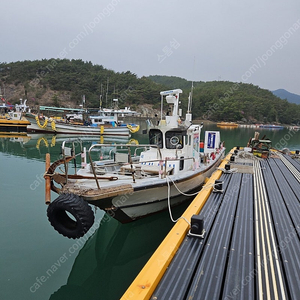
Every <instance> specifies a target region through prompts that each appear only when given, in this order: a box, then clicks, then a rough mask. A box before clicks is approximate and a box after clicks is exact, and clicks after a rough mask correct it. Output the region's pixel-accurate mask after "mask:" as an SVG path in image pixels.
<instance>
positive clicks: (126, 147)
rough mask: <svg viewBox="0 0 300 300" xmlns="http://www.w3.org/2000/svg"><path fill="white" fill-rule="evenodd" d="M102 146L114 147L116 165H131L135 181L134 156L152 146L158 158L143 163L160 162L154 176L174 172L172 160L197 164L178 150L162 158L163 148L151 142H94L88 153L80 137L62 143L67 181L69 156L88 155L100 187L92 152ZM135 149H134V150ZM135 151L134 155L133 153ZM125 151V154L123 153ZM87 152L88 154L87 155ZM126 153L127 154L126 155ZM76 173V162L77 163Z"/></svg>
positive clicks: (112, 156) (110, 152) (112, 154)
mask: <svg viewBox="0 0 300 300" xmlns="http://www.w3.org/2000/svg"><path fill="white" fill-rule="evenodd" d="M68 142H69V143H71V147H67V146H66V143H68ZM78 144H80V149H81V152H80V153H78V154H75V147H76V146H77V145H78ZM101 147H113V149H110V151H109V157H110V159H111V160H113V159H114V162H113V163H115V164H116V165H124V164H126V165H129V169H128V170H127V171H128V172H129V173H128V174H130V175H132V179H133V182H135V179H136V178H138V174H135V170H134V165H135V163H136V161H134V157H137V152H138V151H143V150H147V149H149V148H150V147H151V148H155V149H156V150H157V153H158V155H157V157H158V158H157V159H149V160H144V161H143V162H142V163H143V165H145V166H147V164H149V165H150V164H151V163H158V165H159V166H160V169H159V171H158V173H157V174H156V175H155V174H153V175H152V176H159V177H161V178H166V176H167V174H170V173H171V172H172V170H171V169H170V170H169V169H168V164H170V163H172V162H178V161H179V162H180V163H182V162H183V161H187V160H192V165H193V166H194V165H195V158H194V157H178V155H177V151H176V156H175V157H165V158H162V153H161V148H160V147H159V146H157V145H152V144H151V145H149V144H139V145H136V144H115V145H112V144H94V145H92V146H91V147H90V148H89V149H88V150H87V153H85V148H83V147H82V141H81V140H80V139H78V140H75V141H74V140H73V141H64V142H63V144H62V155H63V160H64V167H65V174H66V182H68V162H67V158H68V157H70V156H72V157H74V161H75V158H76V157H77V156H78V155H81V157H82V160H83V157H85V159H86V156H88V158H89V164H90V168H91V172H92V173H93V177H94V179H95V182H96V185H97V187H98V189H101V188H100V185H99V181H98V177H97V170H96V163H95V160H94V159H93V158H92V152H93V150H95V148H100V149H101ZM133 149H134V150H133ZM132 152H133V155H132ZM118 153H119V154H121V155H120V156H116V154H118ZM122 153H123V154H122ZM86 154H87V155H86ZM102 154H103V153H102V152H101V151H100V155H101V157H102ZM124 154H125V155H124ZM75 173H76V164H75Z"/></svg>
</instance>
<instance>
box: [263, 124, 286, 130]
mask: <svg viewBox="0 0 300 300" xmlns="http://www.w3.org/2000/svg"><path fill="white" fill-rule="evenodd" d="M258 127H259V128H266V129H283V128H284V126H282V125H276V124H259V125H258Z"/></svg>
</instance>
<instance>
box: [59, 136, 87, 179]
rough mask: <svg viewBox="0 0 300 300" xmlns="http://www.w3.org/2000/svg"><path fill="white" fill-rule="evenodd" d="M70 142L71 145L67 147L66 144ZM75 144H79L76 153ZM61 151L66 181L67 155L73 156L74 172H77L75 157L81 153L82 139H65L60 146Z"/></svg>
mask: <svg viewBox="0 0 300 300" xmlns="http://www.w3.org/2000/svg"><path fill="white" fill-rule="evenodd" d="M67 143H71V147H67V146H66V144H67ZM77 145H80V153H77V154H76V151H75V148H76V146H77ZM61 151H62V157H63V161H64V167H65V174H66V182H68V169H69V168H68V163H67V157H70V156H72V157H74V162H75V173H76V172H77V166H76V157H77V156H79V155H82V153H83V146H82V141H81V140H80V139H72V140H66V141H63V143H62V146H61Z"/></svg>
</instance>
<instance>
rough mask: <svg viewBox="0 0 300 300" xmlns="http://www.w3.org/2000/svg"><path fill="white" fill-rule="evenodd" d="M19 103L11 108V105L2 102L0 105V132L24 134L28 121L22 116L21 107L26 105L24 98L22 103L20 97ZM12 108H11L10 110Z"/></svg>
mask: <svg viewBox="0 0 300 300" xmlns="http://www.w3.org/2000/svg"><path fill="white" fill-rule="evenodd" d="M20 101H21V103H20V105H18V104H16V105H15V108H14V109H13V106H12V105H7V104H6V103H2V104H1V106H0V112H3V113H2V114H1V115H0V134H16V133H18V134H25V135H26V133H27V127H28V126H29V125H30V122H29V121H28V120H27V119H26V118H24V116H23V113H24V111H23V107H24V106H25V107H27V106H26V100H25V102H24V103H23V102H22V99H20ZM10 109H13V110H10Z"/></svg>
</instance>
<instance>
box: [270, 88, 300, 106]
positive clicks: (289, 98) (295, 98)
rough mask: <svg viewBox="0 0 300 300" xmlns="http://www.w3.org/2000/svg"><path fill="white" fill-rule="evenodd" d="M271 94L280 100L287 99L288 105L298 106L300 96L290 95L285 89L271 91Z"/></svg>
mask: <svg viewBox="0 0 300 300" xmlns="http://www.w3.org/2000/svg"><path fill="white" fill-rule="evenodd" d="M272 93H273V94H274V95H275V96H277V97H279V98H281V99H287V101H288V102H290V103H296V104H300V95H297V94H293V93H290V92H288V91H286V90H285V89H278V90H276V91H272Z"/></svg>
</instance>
